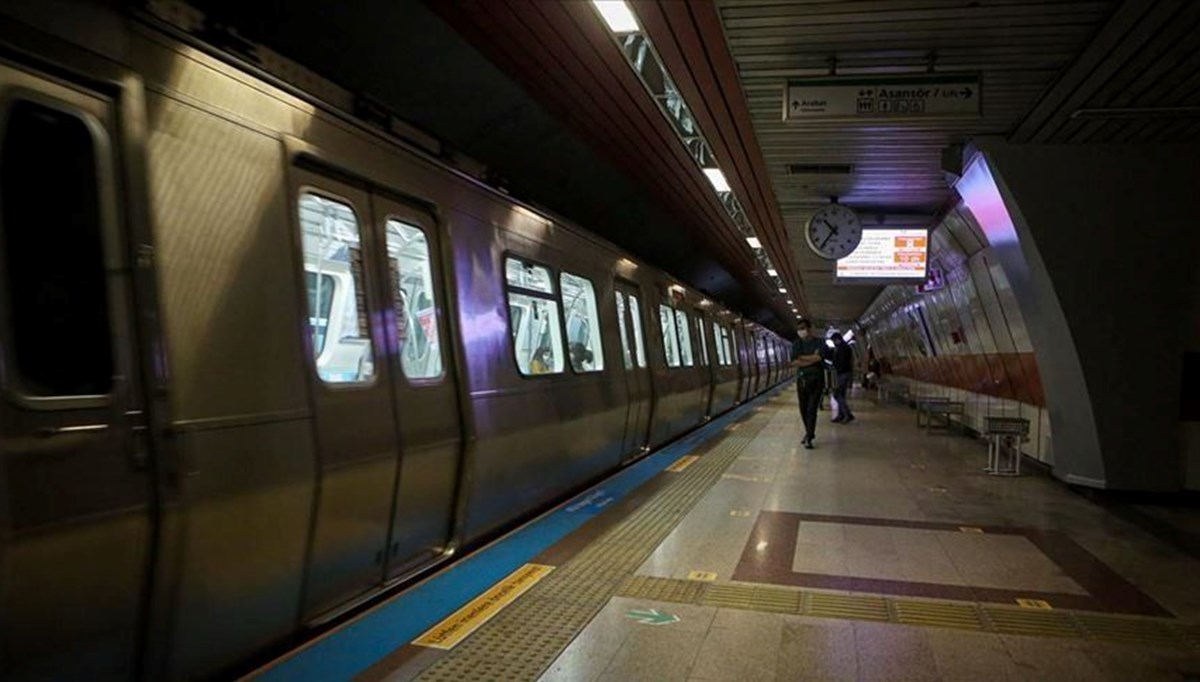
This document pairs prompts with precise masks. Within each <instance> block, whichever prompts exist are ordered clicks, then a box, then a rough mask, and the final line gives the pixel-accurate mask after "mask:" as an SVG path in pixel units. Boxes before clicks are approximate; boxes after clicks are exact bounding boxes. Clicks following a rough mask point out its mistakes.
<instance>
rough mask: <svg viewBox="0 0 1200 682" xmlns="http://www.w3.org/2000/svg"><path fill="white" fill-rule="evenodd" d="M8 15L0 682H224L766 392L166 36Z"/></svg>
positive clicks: (298, 85)
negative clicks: (212, 680)
mask: <svg viewBox="0 0 1200 682" xmlns="http://www.w3.org/2000/svg"><path fill="white" fill-rule="evenodd" d="M0 13H3V14H4V15H5V16H3V17H2V20H0V44H2V45H3V48H2V50H0V249H2V257H0V281H2V282H3V287H4V292H3V294H2V295H0V388H2V391H3V399H2V400H0V461H2V466H0V571H2V572H0V677H3V678H4V679H9V680H32V679H88V680H126V679H196V678H209V677H214V676H222V675H227V674H230V673H231V672H233V671H236V670H240V669H243V668H244V666H245V665H246V664H247V662H249V661H253V660H255V659H256V658H259V657H262V656H263V655H264V654H265V653H267V652H270V651H271V650H272V649H273V648H275V647H278V646H280V645H281V644H284V643H288V642H294V641H295V640H296V638H297V637H298V636H301V635H303V634H304V633H307V632H311V631H312V628H314V627H319V626H321V625H323V624H326V623H329V622H332V620H333V619H335V618H337V617H339V616H340V615H343V614H345V613H347V612H348V611H350V610H352V609H354V608H356V607H359V606H361V605H363V604H364V603H366V602H368V601H369V600H371V599H375V598H378V597H379V596H380V595H382V594H385V593H390V592H392V591H396V590H398V589H403V587H404V586H405V585H407V584H410V583H411V582H412V581H413V580H415V579H418V578H420V577H421V576H424V575H428V574H429V573H430V572H431V571H433V570H435V569H436V568H438V567H439V566H443V565H445V563H446V562H448V561H451V560H453V559H454V558H455V557H456V556H458V555H461V554H462V553H463V552H464V551H466V550H469V549H471V548H473V547H478V546H480V545H481V544H482V543H485V542H487V541H489V540H491V539H494V538H496V537H498V536H499V535H501V534H502V533H504V532H506V531H507V530H510V529H512V528H514V527H516V526H517V525H519V524H520V523H522V522H524V521H526V520H528V519H530V518H532V517H533V516H535V515H537V514H539V513H541V512H543V511H545V510H547V509H549V508H551V507H553V506H554V505H556V504H559V503H561V502H562V501H563V500H565V499H568V498H569V497H570V496H571V495H573V494H575V493H577V492H578V491H580V490H582V489H584V488H585V487H586V486H588V485H591V484H593V483H595V482H596V481H598V480H600V479H602V478H603V477H605V476H608V475H610V474H612V473H613V472H614V471H616V470H618V469H619V468H620V467H622V466H624V465H626V464H628V463H630V462H631V461H634V460H636V459H638V458H639V457H641V456H643V455H644V454H645V453H647V452H648V451H650V450H651V449H653V448H656V447H658V446H661V445H663V444H665V443H667V442H669V441H671V440H672V439H674V438H677V437H678V436H680V435H681V434H683V433H685V432H687V431H689V430H691V429H693V428H696V427H697V426H699V425H701V424H703V423H704V422H705V421H706V420H708V419H710V418H712V417H713V416H714V415H717V414H720V413H722V412H724V411H726V410H729V409H730V408H732V407H733V406H734V405H737V404H739V403H742V402H745V401H747V400H749V399H751V398H752V397H754V396H755V395H757V394H760V393H762V392H764V391H765V390H768V389H769V388H770V387H772V386H774V385H776V384H778V383H780V382H781V381H783V380H784V379H785V378H786V371H785V369H784V368H785V365H786V358H787V346H786V345H785V343H784V341H783V340H782V339H781V338H779V337H778V336H776V335H775V334H774V333H772V332H771V331H769V330H767V329H765V328H763V327H761V326H759V325H758V324H755V323H753V322H751V321H748V320H744V319H741V318H739V317H738V316H737V315H736V314H734V313H732V312H731V311H729V310H727V309H725V308H723V307H721V306H720V305H719V304H718V303H716V302H714V301H711V300H708V299H707V298H706V297H705V296H704V295H702V294H701V293H699V292H697V291H694V290H692V289H691V288H689V287H687V286H684V285H682V284H680V283H678V282H677V281H675V280H674V279H672V278H671V277H670V276H668V275H667V274H665V273H663V272H661V271H659V270H656V269H655V268H653V267H651V266H649V265H647V264H646V263H643V262H639V261H638V260H637V259H636V258H633V257H631V256H630V255H629V254H627V253H625V252H623V251H622V250H620V249H619V248H616V247H615V246H614V245H612V244H610V243H607V242H605V241H603V240H601V239H599V238H597V237H596V236H594V235H591V234H589V233H588V232H586V231H584V230H582V229H579V228H578V227H576V226H574V225H571V224H570V223H568V222H567V221H565V220H562V219H559V218H557V217H555V216H553V215H551V214H549V213H547V212H545V211H541V210H538V209H535V208H532V207H530V206H528V205H525V204H522V203H521V202H519V201H515V200H514V199H512V198H511V197H509V196H507V195H506V194H505V193H503V192H500V191H497V190H495V189H493V188H491V187H489V186H488V185H487V184H485V183H483V182H481V181H480V180H478V179H477V178H476V177H474V176H473V175H472V174H470V173H468V172H465V171H463V170H460V169H459V168H458V167H456V166H455V165H454V164H453V163H450V162H446V161H444V160H442V159H440V158H439V157H438V153H437V148H436V143H435V142H432V141H430V140H429V139H428V138H427V137H425V136H422V135H421V134H420V133H419V131H413V130H410V129H409V128H406V127H404V126H403V125H402V124H399V123H398V122H394V121H393V122H392V123H391V124H389V126H387V129H384V127H383V126H382V125H380V124H378V123H377V122H376V123H368V122H365V121H363V120H361V119H360V118H359V117H356V116H355V115H354V114H353V113H351V112H352V110H353V106H352V98H351V97H350V95H349V94H348V93H346V92H345V91H343V90H341V89H339V88H337V87H336V86H334V85H332V84H329V83H328V82H326V81H323V80H321V79H320V78H318V77H316V76H314V75H312V74H311V73H308V72H305V71H303V70H302V69H300V68H299V67H296V66H295V65H290V64H288V63H286V62H283V61H281V60H280V59H279V58H278V56H277V55H273V54H272V53H270V52H269V51H266V50H265V49H263V48H254V49H255V50H257V51H256V52H254V53H253V54H254V59H250V58H249V56H248V53H247V52H246V51H245V50H246V49H245V47H244V46H242V49H240V50H238V51H233V52H231V51H227V50H225V49H218V48H217V47H214V46H213V45H212V41H211V40H209V41H202V40H200V39H198V38H196V37H195V35H196V33H198V32H200V30H201V29H202V28H203V23H204V22H203V17H202V15H200V14H199V13H198V12H195V11H194V10H192V9H190V8H189V7H187V6H186V5H180V4H176V3H172V2H155V3H150V4H149V9H148V10H147V11H145V12H138V13H127V12H124V11H122V12H116V11H112V10H109V9H106V8H104V7H101V6H85V5H72V6H67V5H62V4H59V3H48V2H28V3H19V2H14V3H10V4H9V5H7V6H6V7H5V8H3V9H0ZM289 70H290V71H289ZM280 71H287V73H288V74H290V75H291V78H284V77H283V76H281V75H279V72H280Z"/></svg>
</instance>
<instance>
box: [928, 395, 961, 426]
mask: <svg viewBox="0 0 1200 682" xmlns="http://www.w3.org/2000/svg"><path fill="white" fill-rule="evenodd" d="M925 411H926V418H925V427H926V430H927V431H933V430H934V429H945V430H946V431H949V430H950V429H951V428H952V427H953V426H954V420H953V419H951V418H950V417H951V416H953V415H958V417H959V421H960V422H961V421H962V417H963V416H964V415H966V411H967V410H966V404H965V403H961V402H957V401H954V400H941V401H938V402H934V403H928V404H927V405H926V408H925Z"/></svg>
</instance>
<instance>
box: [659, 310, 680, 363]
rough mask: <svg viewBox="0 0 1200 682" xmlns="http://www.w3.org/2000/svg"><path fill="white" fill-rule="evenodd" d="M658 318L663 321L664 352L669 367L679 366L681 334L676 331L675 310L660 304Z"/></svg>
mask: <svg viewBox="0 0 1200 682" xmlns="http://www.w3.org/2000/svg"><path fill="white" fill-rule="evenodd" d="M658 319H659V322H661V323H662V333H663V354H664V355H666V358H667V367H678V366H679V334H678V333H677V332H676V331H675V311H673V310H671V309H670V308H668V307H667V306H665V305H659V306H658Z"/></svg>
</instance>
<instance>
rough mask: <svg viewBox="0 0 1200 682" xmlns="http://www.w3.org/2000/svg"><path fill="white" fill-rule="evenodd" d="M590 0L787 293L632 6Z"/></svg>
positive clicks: (618, 0) (771, 277) (769, 274)
mask: <svg viewBox="0 0 1200 682" xmlns="http://www.w3.org/2000/svg"><path fill="white" fill-rule="evenodd" d="M592 5H593V6H594V7H595V8H596V12H597V13H598V14H599V15H600V18H601V19H602V20H603V22H604V24H605V26H607V27H608V30H609V31H610V32H611V33H612V35H613V36H614V38H615V39H616V42H617V44H618V46H619V47H620V49H621V53H622V54H623V55H625V59H626V61H627V62H629V66H630V67H631V68H632V69H633V71H634V73H635V74H637V76H638V79H639V80H641V81H642V85H643V86H645V88H646V90H647V91H648V92H649V93H650V95H651V97H652V98H653V99H654V101H655V102H656V103H658V106H659V109H660V110H661V111H662V112H663V115H664V116H666V118H667V120H668V121H670V122H671V127H672V128H674V130H675V133H676V135H678V136H679V139H680V141H681V142H683V145H684V147H686V148H687V150H688V154H689V155H690V156H691V157H692V159H693V160H694V161H695V162H696V164H697V165H698V166H699V167H700V170H701V172H703V173H704V176H705V177H706V178H707V179H708V181H709V183H710V184H711V185H712V187H713V191H715V192H716V194H717V198H718V199H719V200H720V202H721V205H722V206H724V207H725V212H726V213H727V214H728V215H729V219H730V220H731V221H732V222H733V224H734V226H735V227H736V228H737V229H738V231H740V232H741V233H742V237H744V238H745V239H746V243H747V244H748V245H749V246H750V249H751V253H752V254H753V255H754V259H755V260H756V261H757V263H758V266H759V268H760V270H761V272H765V273H766V282H767V284H769V285H774V286H775V288H777V289H778V290H779V291H780V292H781V293H783V294H784V295H785V296H786V295H787V294H788V290H787V285H786V284H785V283H784V281H783V278H781V277H780V276H779V273H778V271H777V270H776V268H775V266H774V264H773V263H772V262H771V259H770V257H769V256H768V255H767V253H766V250H765V249H764V248H763V245H762V242H761V241H759V239H758V236H757V232H756V230H755V229H754V226H753V225H752V224H751V223H750V220H749V219H748V218H747V217H746V211H745V209H743V208H742V204H741V202H739V201H738V198H737V196H735V195H734V193H733V190H732V188H730V186H729V182H728V180H727V179H726V178H725V174H724V172H722V171H721V169H720V168H719V167H717V163H716V160H715V158H714V155H713V152H712V147H711V146H709V144H708V141H707V140H706V139H704V134H703V133H701V132H700V127H699V125H697V123H696V119H695V117H694V116H693V115H692V110H691V109H690V108H689V107H688V105H687V102H685V101H684V99H683V96H682V95H681V94H680V93H679V89H678V88H677V87H676V86H675V82H674V81H673V80H672V79H671V75H670V74H669V73H668V72H667V69H666V67H665V66H663V63H662V61H661V60H660V59H659V57H658V53H657V52H655V50H654V44H653V43H651V42H650V37H649V36H647V35H646V34H645V32H644V31H643V30H642V28H641V25H640V24H639V23H638V21H637V17H636V15H635V14H634V13H633V10H631V9H630V8H629V5H627V4H626V3H625V1H624V0H592Z"/></svg>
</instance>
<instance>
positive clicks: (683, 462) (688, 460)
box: [667, 455, 700, 474]
mask: <svg viewBox="0 0 1200 682" xmlns="http://www.w3.org/2000/svg"><path fill="white" fill-rule="evenodd" d="M698 459H700V455H684V456H683V457H680V458H679V459H677V460H675V462H674V463H673V464H671V466H669V467H667V471H670V472H671V473H673V474H677V473H679V472H681V471H683V470H684V469H686V468H688V467H689V466H691V465H692V462H695V461H696V460H698Z"/></svg>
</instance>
